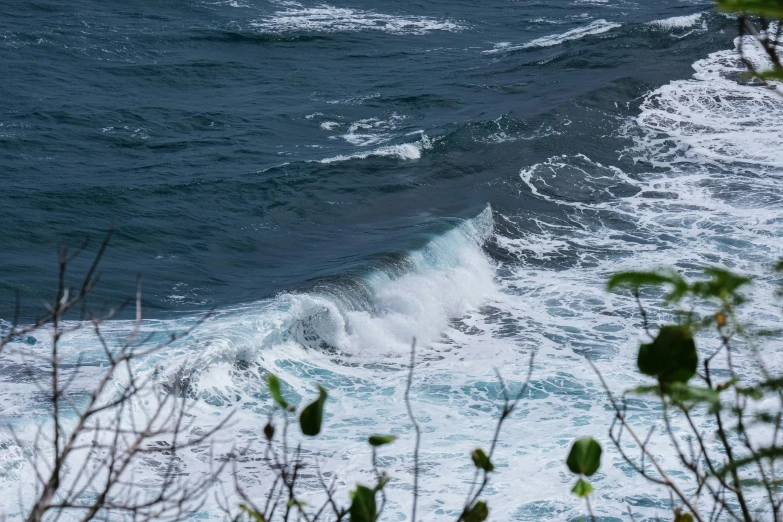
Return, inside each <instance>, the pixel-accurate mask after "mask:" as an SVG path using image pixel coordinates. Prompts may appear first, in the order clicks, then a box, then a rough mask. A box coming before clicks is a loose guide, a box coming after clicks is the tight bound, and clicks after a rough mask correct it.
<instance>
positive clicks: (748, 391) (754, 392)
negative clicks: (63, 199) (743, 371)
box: [737, 386, 764, 401]
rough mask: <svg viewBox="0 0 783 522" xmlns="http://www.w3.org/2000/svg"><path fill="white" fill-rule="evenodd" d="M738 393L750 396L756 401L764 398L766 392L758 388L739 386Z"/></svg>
mask: <svg viewBox="0 0 783 522" xmlns="http://www.w3.org/2000/svg"><path fill="white" fill-rule="evenodd" d="M737 393H739V394H740V395H744V396H746V397H750V398H751V399H753V400H754V401H760V400H761V399H763V398H764V393H763V392H762V391H761V390H759V389H758V388H742V387H740V386H737Z"/></svg>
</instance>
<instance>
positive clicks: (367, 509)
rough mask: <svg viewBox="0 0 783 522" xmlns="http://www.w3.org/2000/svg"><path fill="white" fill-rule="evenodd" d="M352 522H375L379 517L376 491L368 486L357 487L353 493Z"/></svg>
mask: <svg viewBox="0 0 783 522" xmlns="http://www.w3.org/2000/svg"><path fill="white" fill-rule="evenodd" d="M349 513H350V515H351V518H350V521H351V522H375V519H376V518H377V516H378V513H377V507H376V505H375V491H373V490H372V489H370V488H368V487H366V486H356V489H355V490H354V491H352V492H351V508H350V510H349Z"/></svg>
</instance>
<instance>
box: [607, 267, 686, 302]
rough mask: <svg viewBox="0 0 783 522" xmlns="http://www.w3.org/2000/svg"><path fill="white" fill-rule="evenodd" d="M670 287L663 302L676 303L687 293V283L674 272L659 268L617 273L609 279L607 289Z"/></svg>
mask: <svg viewBox="0 0 783 522" xmlns="http://www.w3.org/2000/svg"><path fill="white" fill-rule="evenodd" d="M664 285H671V286H672V290H671V291H670V292H669V293H668V294H666V297H665V300H666V301H669V302H677V301H679V300H680V299H682V298H683V296H684V295H685V294H686V293H687V292H688V283H687V282H686V281H685V279H683V278H682V276H681V275H680V274H678V273H677V272H676V271H675V270H672V269H670V268H659V269H656V270H652V271H649V272H634V271H631V272H619V273H617V274H614V275H613V276H612V277H610V278H609V282H608V283H607V285H606V286H607V289H608V290H609V291H610V292H611V291H612V290H618V289H629V290H638V289H639V288H641V287H643V286H664Z"/></svg>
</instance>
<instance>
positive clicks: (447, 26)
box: [251, 4, 463, 35]
mask: <svg viewBox="0 0 783 522" xmlns="http://www.w3.org/2000/svg"><path fill="white" fill-rule="evenodd" d="M251 25H252V26H253V27H255V28H257V29H259V30H260V31H263V32H271V33H285V32H318V33H335V32H356V31H380V32H385V33H392V34H415V35H423V34H427V33H430V32H432V31H452V32H453V31H460V30H462V29H463V26H462V25H460V24H458V23H457V22H453V21H450V20H439V19H436V18H430V17H426V16H406V15H390V14H383V13H376V12H374V11H363V10H359V9H349V8H341V7H334V6H331V5H326V4H322V5H319V6H317V7H302V6H300V5H295V6H290V7H288V8H287V9H283V10H281V11H277V12H275V13H274V14H272V15H271V16H269V17H267V18H265V19H263V20H260V21H257V22H253V23H252V24H251Z"/></svg>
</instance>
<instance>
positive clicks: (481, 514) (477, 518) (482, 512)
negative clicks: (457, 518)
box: [462, 500, 489, 522]
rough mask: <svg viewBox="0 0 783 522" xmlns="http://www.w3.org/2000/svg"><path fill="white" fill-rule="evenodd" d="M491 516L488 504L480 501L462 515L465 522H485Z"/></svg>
mask: <svg viewBox="0 0 783 522" xmlns="http://www.w3.org/2000/svg"><path fill="white" fill-rule="evenodd" d="M488 516H489V508H488V507H487V503H486V502H484V501H483V500H480V501H478V502H476V503H475V504H473V507H472V508H470V509H469V510H468V511H467V512H465V513H464V514H463V515H462V520H463V522H484V521H485V520H486V519H487V517H488Z"/></svg>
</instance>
